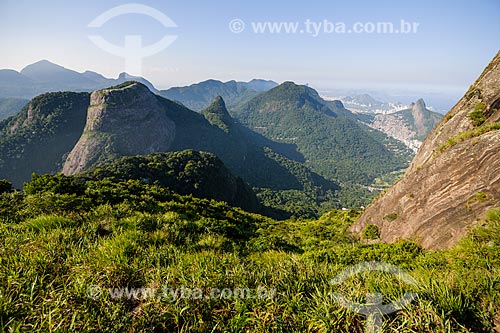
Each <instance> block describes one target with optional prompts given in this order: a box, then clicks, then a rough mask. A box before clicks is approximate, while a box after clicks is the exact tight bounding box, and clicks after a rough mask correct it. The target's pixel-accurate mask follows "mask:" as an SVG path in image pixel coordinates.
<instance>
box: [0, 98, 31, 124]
mask: <svg viewBox="0 0 500 333" xmlns="http://www.w3.org/2000/svg"><path fill="white" fill-rule="evenodd" d="M28 102H29V100H27V99H22V98H0V121H1V120H4V119H7V118H9V117H10V116H13V115H15V114H17V113H19V111H21V109H22V108H23V106H25V105H26V104H27V103H28Z"/></svg>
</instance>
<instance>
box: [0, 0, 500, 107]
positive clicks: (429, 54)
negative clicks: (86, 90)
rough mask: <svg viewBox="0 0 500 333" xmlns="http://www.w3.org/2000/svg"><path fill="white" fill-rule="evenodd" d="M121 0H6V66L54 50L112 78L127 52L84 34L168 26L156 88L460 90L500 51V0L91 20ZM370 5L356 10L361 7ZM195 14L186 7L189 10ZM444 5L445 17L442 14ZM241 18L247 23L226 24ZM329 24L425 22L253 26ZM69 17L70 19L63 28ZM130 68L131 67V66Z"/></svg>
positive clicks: (114, 39) (156, 32) (259, 8)
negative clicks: (401, 28)
mask: <svg viewBox="0 0 500 333" xmlns="http://www.w3.org/2000/svg"><path fill="white" fill-rule="evenodd" d="M125 4H127V3H126V2H123V1H115V0H113V1H105V2H102V1H95V0H92V1H87V2H85V3H71V4H68V3H67V2H64V1H61V0H55V1H52V2H50V3H48V4H47V3H43V4H42V3H37V2H19V1H14V0H3V1H2V2H0V13H1V14H0V31H2V32H1V33H0V41H1V42H2V45H3V50H4V51H3V52H2V54H1V55H0V68H10V69H15V70H18V71H19V70H21V69H22V68H23V67H25V66H26V65H28V64H31V63H34V62H36V61H39V60H42V59H47V60H49V61H51V62H53V63H56V64H59V65H61V66H64V67H66V68H68V69H73V70H76V71H79V72H83V71H85V70H91V71H95V72H98V73H100V74H103V75H104V76H106V77H117V76H118V74H119V73H121V72H124V71H126V70H125V62H124V59H122V58H120V57H118V56H115V55H112V54H109V53H107V52H105V51H103V50H102V49H101V48H99V47H97V46H96V45H95V44H94V43H93V42H92V41H91V40H90V39H89V35H100V36H102V38H104V39H105V40H107V41H109V43H112V44H115V45H117V46H120V45H124V38H125V37H124V36H125V35H140V36H141V38H142V44H143V45H151V44H154V43H155V42H157V41H158V40H160V39H161V38H163V37H164V36H165V35H175V36H177V39H176V40H175V41H173V42H172V43H171V45H169V46H168V47H166V48H165V49H163V50H162V51H160V52H159V53H157V54H155V55H152V56H150V57H147V58H144V59H143V60H142V66H143V67H142V76H143V77H145V78H147V79H148V80H150V81H151V82H152V83H153V84H154V85H155V86H156V87H157V88H159V89H165V88H168V87H172V86H183V85H189V84H192V83H194V82H200V81H203V80H206V79H217V80H221V81H228V80H233V79H234V80H237V81H248V80H251V79H253V78H263V79H270V80H274V81H276V82H283V81H288V80H292V81H294V82H297V83H301V84H305V83H308V84H310V85H311V86H313V87H314V88H316V89H318V90H320V91H330V90H338V89H344V90H346V89H360V90H365V91H370V90H374V91H383V92H398V93H399V94H401V95H404V92H405V91H408V92H418V91H421V92H427V93H429V94H436V93H440V94H443V95H446V96H453V97H455V96H456V97H457V98H458V97H459V96H460V95H461V94H462V93H463V92H464V91H465V90H466V89H467V87H468V86H469V85H470V82H473V81H474V79H475V77H477V75H478V74H479V73H480V72H481V69H482V68H484V67H485V65H486V64H487V63H488V62H489V61H490V60H491V58H492V57H493V56H494V54H495V53H496V52H497V51H498V45H496V44H495V43H493V42H492V41H494V40H495V39H496V38H497V35H496V34H497V32H498V31H500V22H498V20H497V19H496V15H497V13H498V12H499V10H500V2H498V1H494V0H485V1H480V2H475V3H468V2H466V1H450V0H446V1H441V2H439V3H435V2H432V1H427V0H426V1H421V2H418V3H405V4H402V3H400V2H396V1H381V2H378V3H377V4H374V3H372V2H370V1H353V2H349V3H345V2H339V1H335V2H331V1H317V2H315V5H314V6H311V5H307V6H306V5H305V4H298V3H294V4H290V3H286V2H284V1H276V2H273V3H265V2H263V1H256V2H252V3H238V2H234V1H219V2H218V3H217V5H215V4H213V3H212V4H211V3H207V2H202V1H190V2H188V3H186V2H181V1H169V2H163V1H142V2H141V4H143V5H146V6H150V7H152V8H155V9H156V10H158V11H160V12H161V13H163V14H165V15H166V16H168V18H170V19H171V20H172V21H173V22H174V23H175V25H176V27H165V26H164V25H162V24H160V23H159V22H157V21H156V20H155V19H154V18H151V17H148V16H145V15H140V14H126V15H120V16H117V17H114V18H112V19H110V20H109V21H107V22H105V23H104V24H102V26H100V27H98V28H92V27H89V23H90V22H91V21H92V20H94V19H95V18H96V17H98V16H99V15H101V14H103V13H104V12H106V11H107V10H109V9H112V8H114V7H116V6H121V5H125ZM361 8H362V9H363V10H360V9H361ZM186 13H189V14H186ZM444 13H446V15H444ZM234 20H241V21H242V22H244V24H245V27H246V29H245V30H244V31H241V32H239V33H235V32H234V31H232V30H231V26H230V23H231V22H233V21H234ZM308 20H309V21H312V22H315V24H320V23H322V22H323V23H322V24H324V22H325V20H326V21H328V22H331V23H339V22H340V23H345V24H346V26H347V27H350V26H352V25H353V24H354V23H355V22H363V23H367V22H368V23H370V24H371V23H373V24H376V23H377V22H392V23H394V24H399V22H400V21H401V20H404V21H405V22H410V23H411V22H416V23H418V30H417V31H415V33H408V34H380V33H360V34H348V33H346V34H341V33H327V32H324V31H323V30H321V32H320V33H317V34H316V35H315V34H312V33H303V32H304V31H302V29H301V30H300V31H298V32H296V33H287V32H284V31H282V32H281V33H276V32H275V33H271V32H269V31H267V32H264V33H256V32H255V31H254V30H252V28H253V27H254V26H253V25H254V24H255V23H256V22H257V23H259V22H260V23H262V22H271V23H272V22H275V23H278V24H279V23H280V22H298V23H300V24H301V25H300V27H301V28H304V27H305V25H304V22H306V21H308ZM61 26H64V29H61ZM132 74H133V73H132Z"/></svg>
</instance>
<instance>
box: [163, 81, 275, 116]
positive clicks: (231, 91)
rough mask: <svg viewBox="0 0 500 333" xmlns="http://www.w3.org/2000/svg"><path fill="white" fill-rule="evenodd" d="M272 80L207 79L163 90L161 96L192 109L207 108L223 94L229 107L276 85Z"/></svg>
mask: <svg viewBox="0 0 500 333" xmlns="http://www.w3.org/2000/svg"><path fill="white" fill-rule="evenodd" d="M277 85H278V84H277V83H276V82H274V81H270V80H261V79H253V80H251V81H249V82H237V81H234V80H233V81H227V82H222V81H218V80H206V81H203V82H200V83H195V84H192V85H190V86H186V87H173V88H170V89H168V90H161V91H160V92H159V95H160V96H163V97H165V98H168V99H172V100H175V101H179V102H181V103H182V104H184V105H185V106H187V107H188V108H190V109H192V110H196V111H199V110H201V109H204V108H206V107H207V106H208V105H210V103H211V102H212V101H213V100H214V98H216V97H217V96H221V97H222V98H223V99H224V101H225V102H226V103H227V105H228V107H229V108H232V107H234V106H237V105H238V104H241V103H243V102H245V101H248V100H250V99H252V98H253V97H255V96H257V95H258V94H259V93H261V92H264V91H267V90H269V89H272V88H274V87H276V86H277Z"/></svg>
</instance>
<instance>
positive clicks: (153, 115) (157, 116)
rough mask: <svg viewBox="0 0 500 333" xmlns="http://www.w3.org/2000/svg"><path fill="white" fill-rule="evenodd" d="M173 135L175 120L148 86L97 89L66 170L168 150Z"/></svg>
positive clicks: (70, 172) (65, 164)
mask: <svg viewBox="0 0 500 333" xmlns="http://www.w3.org/2000/svg"><path fill="white" fill-rule="evenodd" d="M174 137H175V123H174V122H173V121H172V120H170V119H169V117H168V116H167V115H166V113H165V112H164V111H163V109H162V106H161V105H160V104H159V102H158V99H157V97H156V96H155V95H154V94H153V93H152V92H151V91H149V89H148V88H147V87H146V86H144V85H142V84H140V83H138V82H126V83H124V84H121V85H119V86H116V87H111V88H109V89H103V90H97V91H94V92H93V93H92V95H91V96H90V106H89V109H88V112H87V122H86V125H85V129H84V132H83V135H82V136H81V138H80V140H79V141H78V143H77V144H76V145H75V147H74V148H73V150H72V151H71V153H70V154H69V156H68V158H67V159H66V162H65V163H64V167H63V172H64V173H65V174H74V173H78V172H81V171H83V170H86V169H88V168H89V167H90V166H91V165H93V164H94V163H100V162H105V161H111V160H113V159H114V158H116V157H118V156H124V155H139V154H148V153H152V152H156V151H166V150H168V149H169V148H170V146H171V144H172V142H173V140H174ZM138 138H140V139H138Z"/></svg>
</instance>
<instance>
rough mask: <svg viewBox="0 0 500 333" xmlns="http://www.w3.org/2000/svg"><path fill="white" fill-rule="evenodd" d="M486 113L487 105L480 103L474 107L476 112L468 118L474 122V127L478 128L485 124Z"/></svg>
mask: <svg viewBox="0 0 500 333" xmlns="http://www.w3.org/2000/svg"><path fill="white" fill-rule="evenodd" d="M485 111H486V104H485V103H483V102H478V103H477V104H476V105H475V106H474V111H472V112H471V113H469V115H468V117H469V119H470V120H471V121H472V125H474V127H478V126H481V125H482V124H484V122H485V121H486V119H487V117H486V114H485Z"/></svg>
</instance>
